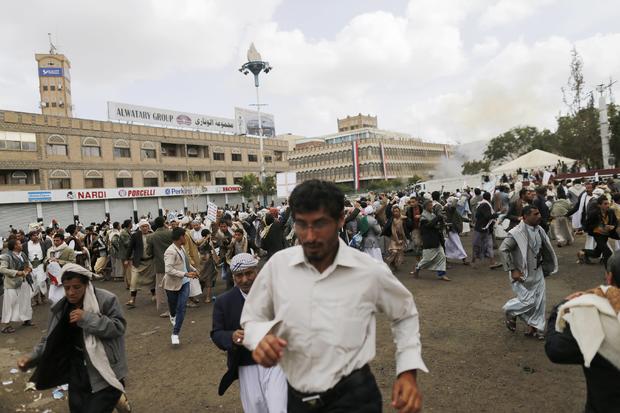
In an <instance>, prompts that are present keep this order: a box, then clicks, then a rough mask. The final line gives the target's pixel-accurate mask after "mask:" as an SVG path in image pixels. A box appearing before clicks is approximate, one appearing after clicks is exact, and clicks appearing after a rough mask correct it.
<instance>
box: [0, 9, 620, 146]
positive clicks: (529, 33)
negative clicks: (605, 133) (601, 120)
mask: <svg viewBox="0 0 620 413" xmlns="http://www.w3.org/2000/svg"><path fill="white" fill-rule="evenodd" d="M2 7H3V10H2V13H0V37H1V38H2V39H4V42H3V45H2V53H0V90H1V91H2V92H1V93H0V109H5V110H17V111H25V112H38V111H39V109H38V101H39V97H38V80H37V72H36V61H35V60H34V54H35V53H45V52H47V50H49V43H48V36H47V33H48V32H51V33H52V34H53V39H54V43H55V44H56V46H57V48H58V50H59V52H60V53H63V54H65V55H66V56H67V57H68V58H69V59H70V61H71V65H72V69H71V78H72V95H73V103H74V105H75V109H74V116H76V117H81V118H88V119H101V120H105V119H106V117H107V109H106V108H107V106H106V102H107V101H116V102H124V103H130V104H136V105H143V106H152V107H157V108H164V109H172V110H178V111H187V112H193V113H200V114H205V115H211V116H218V117H230V118H232V117H233V115H234V107H235V106H237V107H244V108H248V107H249V105H250V104H252V103H254V102H255V98H256V97H255V90H254V87H253V79H252V78H251V76H243V75H242V74H241V73H239V71H238V68H239V67H240V66H241V65H242V64H243V63H244V62H245V61H246V52H247V49H248V47H249V45H250V43H251V42H254V43H255V45H256V48H257V49H258V51H259V52H260V53H261V55H262V57H263V60H266V61H268V62H269V63H270V64H271V66H272V67H273V70H272V71H271V72H269V73H268V74H263V75H261V87H260V93H261V101H262V102H264V103H266V104H267V105H268V106H267V107H266V108H264V109H263V110H265V111H267V112H269V113H272V114H274V116H275V122H276V132H277V133H279V134H283V133H292V134H298V135H303V136H309V137H314V136H320V135H326V134H331V133H335V132H336V131H337V123H336V119H337V118H342V117H345V116H346V115H355V114H357V113H364V114H371V115H376V116H378V122H379V127H380V128H382V129H387V130H393V131H397V132H402V133H408V134H411V135H413V136H415V137H420V138H422V139H425V140H429V141H436V142H451V143H454V142H456V143H463V142H472V141H477V140H484V139H490V138H492V137H494V136H497V135H498V134H500V133H502V132H504V131H506V130H508V129H510V128H512V127H515V126H523V125H532V126H536V127H538V128H541V129H542V128H549V129H554V128H555V125H556V117H557V116H558V114H560V113H563V112H564V113H565V112H566V111H567V108H566V106H565V105H564V103H563V101H562V93H561V88H562V87H563V86H565V85H566V83H567V79H568V76H569V63H570V52H571V49H572V48H573V47H576V49H577V51H578V52H579V54H580V55H581V56H582V58H583V61H584V78H585V82H586V90H588V91H590V90H595V87H596V85H597V84H600V83H604V82H609V79H610V78H613V79H617V80H620V26H619V25H618V21H620V4H619V3H618V1H617V0H590V1H583V0H442V1H437V0H409V1H407V0H338V1H334V0H313V1H310V0H306V1H303V0H247V1H240V0H226V1H223V0H221V1H216V0H174V1H173V0H151V1H148V0H107V1H78V0H73V1H70V0H55V1H53V2H50V1H38V0H31V1H26V0H25V1H20V2H18V1H12V2H3V5H2ZM26 10H27V13H26ZM612 91H613V93H614V94H615V96H620V82H619V83H617V84H616V85H615V86H614V87H613V88H612Z"/></svg>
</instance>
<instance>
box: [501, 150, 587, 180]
mask: <svg viewBox="0 0 620 413" xmlns="http://www.w3.org/2000/svg"><path fill="white" fill-rule="evenodd" d="M558 161H562V162H564V163H565V164H566V165H567V166H569V167H570V166H571V165H572V164H573V163H575V162H576V160H575V159H571V158H566V157H564V156H560V155H556V154H554V153H550V152H545V151H541V150H540V149H534V150H533V151H531V152H528V153H526V154H525V155H522V156H520V157H518V158H517V159H515V160H512V161H510V162H508V163H505V164H503V165H501V166H498V167H497V168H495V169H493V170H492V171H491V172H492V173H494V174H502V173H511V172H514V171H516V170H517V169H519V168H521V169H522V170H524V171H531V170H532V169H547V170H549V171H550V170H551V169H553V168H554V167H555V166H556V165H557V163H558Z"/></svg>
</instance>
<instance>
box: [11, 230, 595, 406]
mask: <svg viewBox="0 0 620 413" xmlns="http://www.w3.org/2000/svg"><path fill="white" fill-rule="evenodd" d="M463 241H464V245H465V247H466V249H467V250H468V251H471V247H470V244H471V237H464V238H463ZM583 243H584V238H583V237H580V238H578V239H577V242H576V245H578V246H582V245H583ZM576 251H577V248H576V247H574V246H571V247H565V248H561V249H556V252H557V254H558V257H559V262H560V271H559V273H558V274H556V275H554V276H552V277H550V278H547V312H549V311H550V310H551V308H552V306H553V305H554V304H555V303H557V302H559V301H560V300H561V299H562V298H563V297H565V296H566V295H568V294H569V293H571V292H573V291H577V290H583V289H586V288H591V287H592V286H595V285H598V284H600V283H602V282H603V269H602V267H601V266H599V265H587V266H586V265H578V264H575V256H576ZM412 263H413V259H412V257H410V256H408V257H407V258H406V261H405V264H404V265H403V267H402V268H401V269H400V270H399V271H398V273H397V276H398V278H399V279H400V280H401V281H402V282H403V283H404V284H405V285H406V286H407V288H409V289H410V290H411V291H412V292H413V295H414V297H415V300H416V303H417V306H418V310H419V312H420V319H421V336H422V346H423V348H422V356H423V358H424V360H425V362H426V364H427V366H428V367H429V369H430V373H429V374H420V375H419V382H420V386H421V391H422V394H423V397H424V411H427V412H567V413H569V412H581V411H583V406H584V404H585V403H584V401H585V383H584V379H583V374H582V370H581V367H579V366H561V365H555V364H552V363H551V362H549V360H548V359H547V357H546V356H545V353H544V344H543V343H542V342H538V341H536V340H533V339H529V338H526V337H524V336H523V334H522V332H523V330H524V325H523V324H521V323H520V324H519V329H518V331H517V333H511V332H509V331H508V330H507V329H506V328H505V327H504V324H503V317H504V316H503V313H502V310H501V307H502V305H503V304H504V302H505V301H506V300H508V299H509V298H511V296H512V294H511V290H510V287H509V282H508V280H507V275H506V274H505V273H504V272H503V271H502V270H493V271H491V270H489V269H487V268H481V269H477V270H476V269H473V268H472V267H467V266H463V265H461V264H456V263H455V264H452V268H451V269H449V270H448V274H449V276H450V277H452V279H453V281H452V282H451V283H447V282H440V281H437V280H435V276H434V274H433V273H431V272H428V271H426V272H424V271H423V272H422V274H421V278H420V279H418V280H413V279H412V278H411V276H410V275H409V271H410V270H411V266H412ZM97 286H98V287H99V288H105V289H108V290H110V291H113V292H114V293H116V294H117V295H118V296H119V298H120V300H121V301H122V302H123V303H124V302H125V301H126V300H127V296H128V293H127V291H125V288H124V286H123V284H122V283H119V282H99V283H98V284H97ZM223 288H224V283H223V282H221V281H219V282H218V286H217V291H218V292H221V291H222V290H223ZM148 295H149V294H148V292H147V293H145V292H140V293H139V295H138V307H137V308H136V309H133V310H127V311H126V312H125V316H126V318H127V322H128V327H127V333H126V344H127V356H128V360H129V371H130V374H129V377H128V378H127V383H126V384H127V392H128V395H129V398H130V400H131V402H132V404H133V406H134V411H136V412H139V413H142V412H174V413H176V412H198V411H207V412H225V413H234V412H242V409H241V404H240V402H239V388H238V384H237V383H235V384H234V385H233V386H232V387H231V388H230V389H229V390H228V392H227V393H226V394H225V395H224V396H223V397H220V396H218V395H217V386H218V383H219V381H220V378H221V376H222V374H223V373H224V372H225V370H226V355H225V353H223V352H221V351H220V350H219V349H217V348H216V347H215V345H214V344H213V343H212V342H211V340H210V339H209V331H210V329H211V311H212V305H211V304H201V305H200V307H199V308H189V309H188V312H187V316H186V319H185V324H184V326H183V330H182V335H181V341H182V344H181V346H180V348H178V349H172V348H171V345H170V323H169V321H168V320H167V319H161V318H159V317H158V316H157V312H156V310H155V305H154V304H153V303H151V302H150V299H149V297H148ZM34 314H35V315H34V322H35V323H36V327H35V328H18V331H17V333H15V334H12V335H8V336H7V335H2V336H1V337H0V379H1V380H2V382H5V381H8V380H12V381H13V383H12V384H8V385H2V386H1V387H2V388H0V411H1V412H16V411H28V412H35V411H38V412H43V411H45V410H46V409H51V411H52V412H66V411H68V409H67V405H66V401H65V400H62V401H57V400H53V399H52V392H51V390H47V391H43V392H39V391H36V392H24V387H25V384H26V382H27V379H28V377H29V375H28V374H26V373H18V374H11V373H10V369H11V368H12V367H14V366H15V359H16V358H17V357H18V355H19V354H21V353H22V352H27V351H29V350H30V349H31V348H32V346H33V345H34V343H35V342H36V341H37V340H38V338H39V337H40V336H41V334H42V333H43V331H44V329H45V328H46V326H45V324H46V319H47V308H46V307H42V306H39V307H36V308H35V312H34ZM377 336H378V343H377V356H376V358H375V360H374V361H373V362H372V364H371V366H372V369H373V371H374V373H375V376H376V377H377V380H378V382H379V386H380V387H381V391H382V394H383V398H384V406H385V408H384V411H386V412H389V411H393V410H392V409H391V408H390V406H389V401H390V400H389V398H390V394H391V386H392V382H393V379H394V345H393V343H392V337H391V333H390V327H389V323H388V322H387V321H386V319H385V318H384V317H382V316H379V317H378V326H377ZM39 395H41V396H39ZM39 397H40V400H38V401H35V400H36V399H38V398H39Z"/></svg>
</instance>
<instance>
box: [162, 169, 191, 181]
mask: <svg viewBox="0 0 620 413" xmlns="http://www.w3.org/2000/svg"><path fill="white" fill-rule="evenodd" d="M186 176H187V174H186V173H185V172H183V171H164V182H184V181H185V179H186Z"/></svg>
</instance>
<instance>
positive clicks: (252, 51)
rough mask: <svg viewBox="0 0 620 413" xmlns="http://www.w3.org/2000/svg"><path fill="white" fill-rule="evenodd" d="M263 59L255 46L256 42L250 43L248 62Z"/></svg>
mask: <svg viewBox="0 0 620 413" xmlns="http://www.w3.org/2000/svg"><path fill="white" fill-rule="evenodd" d="M262 61H263V59H262V58H261V55H260V53H258V50H256V47H255V46H254V43H253V42H252V43H251V44H250V48H249V49H248V62H262Z"/></svg>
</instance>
